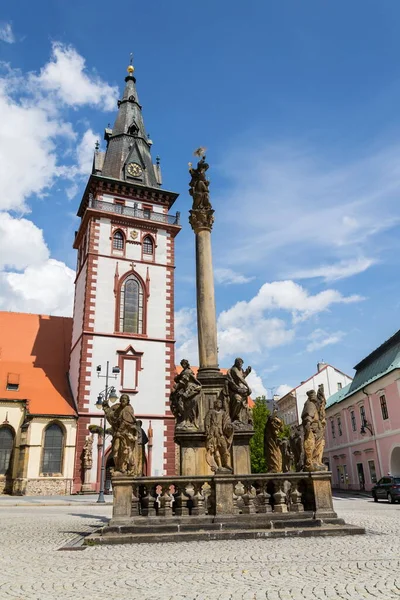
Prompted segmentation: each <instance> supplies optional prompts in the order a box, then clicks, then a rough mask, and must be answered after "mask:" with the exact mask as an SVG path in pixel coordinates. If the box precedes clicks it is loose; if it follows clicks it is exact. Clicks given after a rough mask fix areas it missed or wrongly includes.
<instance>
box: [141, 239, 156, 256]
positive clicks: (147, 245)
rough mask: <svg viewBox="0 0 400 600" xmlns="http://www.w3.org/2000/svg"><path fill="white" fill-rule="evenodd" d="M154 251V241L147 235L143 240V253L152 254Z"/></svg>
mask: <svg viewBox="0 0 400 600" xmlns="http://www.w3.org/2000/svg"><path fill="white" fill-rule="evenodd" d="M153 252H154V243H153V240H152V238H151V237H150V236H149V235H146V237H145V238H144V240H143V254H153Z"/></svg>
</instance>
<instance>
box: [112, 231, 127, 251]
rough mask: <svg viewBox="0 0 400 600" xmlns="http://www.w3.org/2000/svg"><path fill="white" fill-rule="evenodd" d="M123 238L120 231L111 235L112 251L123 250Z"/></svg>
mask: <svg viewBox="0 0 400 600" xmlns="http://www.w3.org/2000/svg"><path fill="white" fill-rule="evenodd" d="M124 242H125V240H124V236H123V234H122V232H121V231H116V232H115V233H114V235H113V248H114V250H123V249H124Z"/></svg>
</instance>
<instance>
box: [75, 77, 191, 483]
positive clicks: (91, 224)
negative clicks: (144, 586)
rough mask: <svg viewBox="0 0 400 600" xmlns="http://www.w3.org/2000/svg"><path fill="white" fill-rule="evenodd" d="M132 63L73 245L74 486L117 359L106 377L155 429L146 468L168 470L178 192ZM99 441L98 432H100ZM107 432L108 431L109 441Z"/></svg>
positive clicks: (95, 469) (171, 464)
mask: <svg viewBox="0 0 400 600" xmlns="http://www.w3.org/2000/svg"><path fill="white" fill-rule="evenodd" d="M133 71H134V69H133V67H132V66H130V67H128V76H127V77H126V78H125V82H126V85H125V90H124V93H123V96H122V99H121V100H119V101H118V114H117V117H116V120H115V123H114V127H113V128H112V129H110V128H107V129H106V130H105V135H104V139H105V140H106V143H107V147H106V150H105V152H101V151H100V150H99V149H98V148H96V151H95V155H94V161H93V170H92V174H91V175H90V177H89V181H88V183H87V186H86V189H85V192H84V194H83V198H82V201H81V204H80V207H79V210H78V216H79V217H80V218H81V222H80V226H79V230H78V232H77V234H76V238H75V242H74V248H76V250H77V251H78V260H77V269H76V280H75V303H74V317H73V333H72V346H71V354H70V382H71V388H72V392H73V395H74V398H75V400H76V403H77V406H78V411H79V420H78V432H77V442H76V458H75V471H74V491H76V492H79V491H80V490H81V487H82V483H83V473H82V460H81V457H82V450H83V446H84V443H85V440H86V438H87V437H88V435H89V430H88V426H89V425H90V424H96V425H100V424H101V417H102V411H99V410H98V409H97V408H96V407H95V403H96V399H97V396H98V394H99V392H101V391H102V390H103V389H104V379H99V378H98V377H97V373H96V367H97V366H98V365H101V367H102V374H104V370H105V365H106V362H107V361H109V363H110V368H111V367H114V366H119V368H120V374H119V375H118V377H117V379H116V380H110V382H109V383H110V385H114V386H115V387H116V390H117V393H118V395H119V394H120V393H124V392H125V393H127V394H129V396H130V399H131V404H132V406H133V408H134V411H135V414H136V417H137V418H139V419H142V421H143V426H142V427H143V429H144V430H145V431H147V428H148V426H149V421H151V426H152V429H153V432H154V437H153V456H152V466H151V472H149V471H148V473H147V474H148V475H161V474H173V473H174V470H175V451H174V442H173V432H174V421H173V420H172V419H171V413H170V411H169V403H168V398H169V393H170V390H171V385H172V382H173V379H172V378H173V372H174V241H175V236H176V235H177V233H179V231H180V225H179V213H177V214H176V215H172V214H170V212H169V211H170V209H171V207H172V205H173V204H174V202H175V200H176V198H177V196H178V195H177V194H175V193H173V192H169V191H166V190H164V189H162V187H161V170H160V166H159V163H158V160H157V164H155V165H154V164H153V162H152V158H151V153H150V150H151V144H152V142H151V140H150V139H149V138H148V136H147V134H146V130H145V128H144V122H143V117H142V107H141V105H140V104H139V98H138V95H137V91H136V79H135V77H134V76H133ZM98 442H99V443H101V438H98ZM109 445H110V438H107V440H106V448H108V447H109ZM93 450H94V451H93V466H92V470H91V474H90V484H91V486H92V489H93V490H96V489H98V483H99V477H100V475H99V473H100V464H99V462H100V456H101V452H100V448H99V450H98V451H97V449H96V444H94V447H93Z"/></svg>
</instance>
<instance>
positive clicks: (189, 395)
mask: <svg viewBox="0 0 400 600" xmlns="http://www.w3.org/2000/svg"><path fill="white" fill-rule="evenodd" d="M204 151H205V150H204V148H199V149H198V150H196V152H195V155H197V156H199V157H200V160H199V161H198V164H197V167H196V168H194V167H193V166H192V164H191V163H189V173H190V175H191V181H190V188H189V193H190V195H191V196H192V199H193V204H192V209H191V210H190V216H189V222H190V225H191V226H192V229H193V231H194V234H195V239H196V291H197V330H198V349H199V371H198V374H197V379H195V378H194V374H193V372H192V371H191V369H190V365H189V363H188V362H187V361H185V360H184V361H182V363H183V364H182V366H183V371H182V373H180V374H179V375H178V376H177V377H176V379H175V389H174V390H173V392H172V394H171V410H172V412H173V413H174V415H175V416H176V418H177V424H176V428H175V440H176V442H177V443H178V444H179V446H180V474H181V475H188V476H192V475H210V474H211V473H212V472H213V470H214V467H213V465H214V464H215V463H214V461H213V460H210V447H209V439H210V438H209V436H208V432H207V431H206V430H207V423H209V421H210V419H209V418H208V417H209V415H210V412H212V411H214V409H215V408H216V407H217V406H218V405H220V409H219V410H223V411H225V413H226V416H227V419H229V420H231V421H232V429H233V431H234V434H233V436H232V437H233V442H232V440H230V441H229V443H228V446H229V448H230V447H231V452H232V468H231V469H230V470H231V471H232V470H233V472H234V473H241V474H247V473H250V472H251V470H250V469H251V467H250V448H249V441H250V438H251V437H252V435H253V433H254V432H253V430H252V429H253V428H252V421H251V417H249V414H250V413H249V409H248V396H249V395H250V393H251V390H250V388H249V387H248V385H247V384H246V382H245V377H246V376H247V374H248V373H249V372H250V370H251V369H250V367H249V368H248V369H247V370H246V371H243V370H242V369H241V366H242V364H243V361H241V359H237V361H241V362H240V368H239V369H237V361H236V362H235V365H234V366H233V367H232V369H230V370H229V372H228V377H227V376H226V375H224V374H223V373H222V372H221V371H220V369H219V365H218V347H217V320H216V310H215V293H214V273H213V266H212V250H211V229H212V226H213V223H214V210H213V208H212V206H211V202H210V195H209V181H208V179H207V177H206V172H207V170H208V168H209V165H208V164H207V162H206V157H205V155H204ZM236 371H237V373H236ZM235 373H236V375H237V376H238V377H239V379H240V381H237V382H236V383H237V384H236V383H235V381H234V377H235ZM230 374H232V375H233V378H232V377H230ZM194 381H195V382H196V383H197V384H198V385H193V382H194ZM185 382H186V383H185ZM238 392H239V396H240V394H241V396H240V401H241V402H243V406H244V411H242V413H241V415H242V416H243V414H245V415H246V416H245V418H244V419H243V418H236V415H237V412H238V411H237V407H236V406H235V405H236V404H237V399H238V397H239V396H238ZM178 398H180V401H179V400H178ZM193 404H195V407H194V408H193ZM179 405H180V407H181V408H180V409H179ZM188 405H190V406H192V412H193V415H196V418H194V419H193V420H192V422H190V423H188V420H187V419H185V418H182V414H183V413H184V412H185V408H184V407H185V406H188ZM205 423H206V427H205ZM228 437H229V436H228ZM226 460H227V459H225V463H226ZM226 464H227V463H226ZM229 464H230V462H229ZM222 468H225V467H222ZM228 470H229V469H228Z"/></svg>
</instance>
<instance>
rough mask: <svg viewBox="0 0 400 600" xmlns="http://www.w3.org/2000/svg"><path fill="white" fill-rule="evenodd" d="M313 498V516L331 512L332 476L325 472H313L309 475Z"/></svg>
mask: <svg viewBox="0 0 400 600" xmlns="http://www.w3.org/2000/svg"><path fill="white" fill-rule="evenodd" d="M310 478H311V484H312V490H313V496H314V501H315V515H316V516H317V517H318V516H323V515H325V514H326V513H328V514H331V513H332V512H333V501H332V482H331V478H332V474H331V473H330V472H327V471H321V472H315V471H314V472H313V473H311V474H310Z"/></svg>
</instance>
